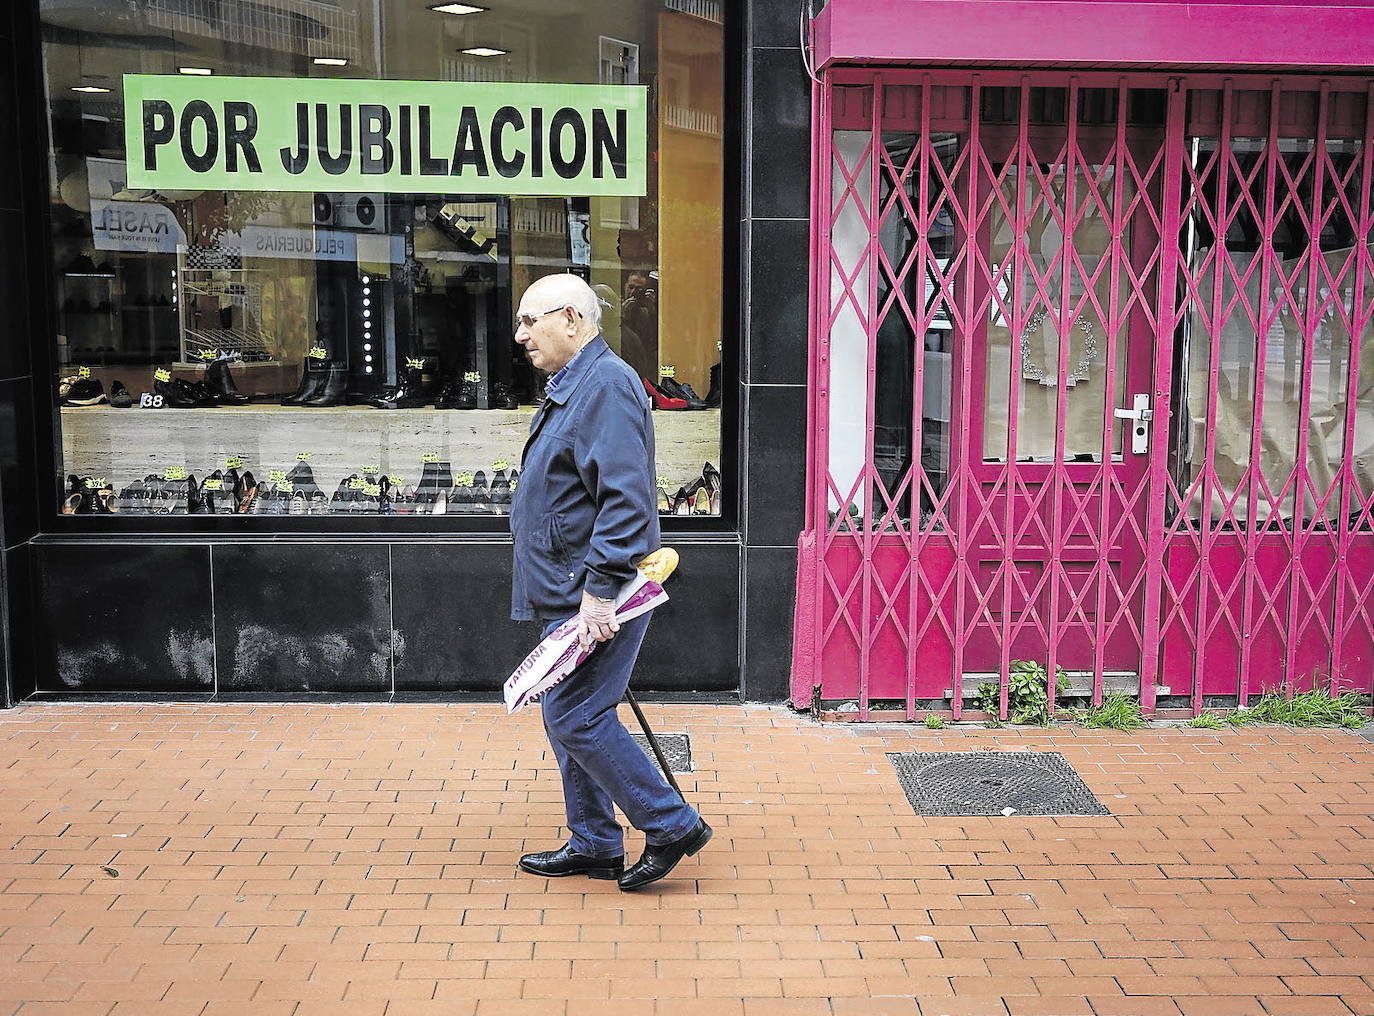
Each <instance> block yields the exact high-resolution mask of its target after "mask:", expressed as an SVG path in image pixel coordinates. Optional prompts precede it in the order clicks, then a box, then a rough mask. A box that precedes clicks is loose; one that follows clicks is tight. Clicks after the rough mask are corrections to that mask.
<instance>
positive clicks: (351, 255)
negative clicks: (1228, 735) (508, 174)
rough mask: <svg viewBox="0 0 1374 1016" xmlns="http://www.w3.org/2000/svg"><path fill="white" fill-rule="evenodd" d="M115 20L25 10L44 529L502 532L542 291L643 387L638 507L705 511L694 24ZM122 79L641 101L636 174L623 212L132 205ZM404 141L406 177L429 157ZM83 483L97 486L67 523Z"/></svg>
mask: <svg viewBox="0 0 1374 1016" xmlns="http://www.w3.org/2000/svg"><path fill="white" fill-rule="evenodd" d="M118 6H119V7H120V10H119V12H118V13H116V14H112V13H111V11H110V5H109V4H108V3H102V2H96V0H89V2H79V0H78V2H72V0H61V2H58V0H45V2H42V3H40V9H41V12H42V18H43V20H44V26H45V32H44V38H45V40H46V41H45V43H44V47H43V57H44V68H45V73H46V77H47V82H46V85H47V95H48V96H49V107H48V113H49V117H50V133H51V137H52V141H53V149H52V152H51V153H50V157H51V164H52V166H53V170H54V173H53V191H54V193H53V212H52V222H53V237H52V243H53V249H54V252H55V265H54V269H53V270H54V273H55V275H56V278H57V287H58V294H59V295H58V311H59V324H58V329H57V331H58V333H59V334H58V336H57V350H56V352H57V362H58V364H59V372H58V376H57V378H55V379H54V385H55V390H56V395H57V400H58V402H59V403H60V406H61V409H60V416H61V423H60V426H61V436H62V460H61V462H60V463H58V464H57V465H58V468H59V469H60V471H61V473H62V474H63V475H64V476H66V477H68V479H67V481H66V483H64V488H65V489H64V494H63V500H62V507H63V509H64V510H65V509H66V508H68V507H74V509H75V510H76V511H78V512H82V513H84V512H92V511H104V510H106V509H107V508H117V509H118V510H119V512H120V513H121V514H127V515H147V514H171V513H177V514H180V513H202V512H207V511H214V512H217V513H227V514H238V513H245V514H274V513H283V514H288V513H295V514H302V513H305V514H315V513H337V514H345V513H347V514H353V513H359V512H362V513H377V514H398V515H399V514H422V513H424V514H428V513H438V512H442V513H445V514H503V513H505V512H506V511H507V510H508V506H509V504H510V498H511V489H512V486H513V484H515V483H518V468H519V459H520V455H521V452H522V449H523V446H524V442H525V438H526V435H527V433H528V430H529V426H530V422H531V419H532V417H533V415H534V413H535V411H536V409H537V406H538V404H539V402H540V400H541V397H542V391H543V384H544V380H545V379H544V377H543V376H542V374H541V373H540V372H539V371H537V370H535V369H534V368H533V367H532V366H531V364H530V363H529V361H528V360H527V358H526V357H525V355H524V353H523V350H522V349H521V348H520V347H519V346H518V345H517V344H516V343H515V342H514V341H513V326H512V319H513V315H514V311H515V307H516V303H517V301H518V299H519V297H520V295H521V292H522V291H523V289H524V288H525V287H526V286H527V285H528V284H529V283H530V282H531V281H533V280H534V279H537V278H539V277H541V276H544V275H549V274H553V273H559V272H571V273H573V274H576V275H579V276H581V277H582V278H583V279H585V280H586V281H587V282H588V283H589V284H591V286H592V287H593V289H594V291H595V292H596V293H597V294H598V296H599V298H600V301H601V304H602V316H603V323H602V332H603V335H604V336H605V338H606V341H607V342H608V344H609V345H610V346H611V348H612V349H613V350H614V351H615V352H617V353H619V354H620V355H621V356H622V358H623V359H625V360H626V362H627V363H629V364H630V365H631V366H632V367H633V368H634V369H635V371H636V373H638V374H639V375H640V376H641V377H642V378H643V379H644V383H645V384H646V385H647V386H649V387H652V388H655V394H654V396H653V397H654V400H655V404H656V406H657V407H658V409H659V410H660V411H659V412H656V413H655V414H654V418H655V424H656V431H657V442H656V444H657V449H658V462H657V463H656V466H657V470H656V471H657V473H658V475H659V478H660V480H659V482H660V510H662V511H665V512H672V513H674V514H681V515H688V516H692V515H703V514H717V513H718V512H719V511H720V506H721V491H720V476H719V472H718V470H717V467H718V466H719V464H720V456H721V434H720V408H719V407H720V402H721V396H722V390H721V379H720V371H721V367H720V362H721V356H722V353H721V347H722V341H721V340H722V331H721V319H720V304H721V297H722V293H721V264H722V218H721V195H722V191H723V177H722V173H723V162H722V116H723V111H724V97H723V59H724V42H723V36H722V22H721V6H720V4H718V3H715V2H709V0H708V2H701V3H697V2H693V3H691V4H685V3H677V2H672V3H668V4H656V3H647V2H639V0H635V2H631V3H629V4H618V5H615V6H614V7H612V6H610V5H602V6H600V7H593V8H590V9H588V10H587V11H582V12H580V13H579V15H578V17H577V18H574V19H569V17H567V16H566V13H563V12H556V11H552V10H547V11H545V10H542V9H541V10H532V9H526V8H520V9H519V10H503V9H496V8H492V9H482V8H479V9H478V10H477V12H475V13H470V14H466V15H458V14H453V13H445V12H443V11H437V10H433V9H431V8H432V6H433V5H429V4H385V5H382V4H376V3H373V2H370V0H338V2H335V3H319V2H314V0H281V2H280V3H278V4H277V5H276V6H275V7H273V8H272V12H271V13H272V16H270V17H269V16H268V15H267V13H265V12H267V11H268V8H266V7H264V8H261V10H258V9H257V8H255V7H254V5H252V4H231V3H223V4H220V3H214V4H209V3H207V4H192V5H188V4H185V3H173V2H171V0H149V2H147V3H141V4H135V5H118ZM193 8H194V9H193ZM255 10H256V11H257V13H253V11H255ZM278 13H280V15H281V16H280V17H278V16H276V15H277V14H278ZM383 14H384V15H385V16H384V17H383V16H382V15H383ZM116 29H117V30H116ZM129 38H137V39H138V40H139V45H137V46H131V45H128V44H127V42H126V41H123V40H127V39H129ZM125 74H161V75H173V76H177V75H186V78H184V79H183V78H181V77H176V78H175V79H174V80H178V81H189V80H192V79H194V80H202V79H203V80H209V79H210V78H218V79H222V78H224V77H276V78H290V79H294V80H299V81H301V85H300V86H299V88H298V91H299V93H300V94H301V96H302V97H308V95H309V90H310V85H309V81H312V80H316V79H349V80H354V81H361V82H367V81H378V80H411V81H421V82H448V83H451V84H450V85H449V87H450V88H452V89H454V93H453V94H454V96H455V99H454V101H455V102H461V96H462V95H463V94H464V93H463V87H464V86H463V85H462V84H460V83H462V82H513V83H519V82H538V83H548V84H550V85H553V84H580V85H606V86H623V87H632V88H636V89H645V90H646V91H647V94H648V96H649V112H648V117H647V126H646V136H645V137H644V138H643V141H644V147H645V151H646V152H647V153H648V158H647V161H646V165H647V182H646V185H645V189H644V193H642V194H638V195H634V196H626V197H600V196H592V195H573V196H568V197H524V196H516V195H512V194H510V193H506V192H504V191H503V190H502V188H501V187H500V186H497V185H496V184H495V183H493V184H491V185H488V188H487V189H488V190H489V191H490V192H487V193H463V192H462V191H465V190H468V189H470V185H468V184H464V185H463V186H461V187H460V186H458V182H457V178H454V181H453V184H452V190H450V191H449V192H444V189H445V186H447V185H448V181H445V182H444V185H440V184H439V183H437V182H436V183H433V184H428V185H427V186H432V187H434V188H435V192H433V193H406V194H384V193H309V192H306V193H287V192H273V191H248V190H213V189H164V190H145V189H133V188H130V187H129V186H128V185H127V180H128V176H129V173H128V171H127V169H126V165H125V155H126V153H125V150H124V123H123V94H122V84H121V82H122V78H123V76H124V75H125ZM559 94H560V93H558V92H557V90H556V89H552V88H550V89H549V100H550V102H553V101H557V100H558V96H559ZM293 100H294V96H293ZM378 101H379V102H380V101H383V100H382V99H379V100H378ZM417 116H418V114H417ZM400 117H401V113H400V112H399V109H398V110H397V111H396V113H395V123H396V125H397V126H396V128H395V130H396V132H397V133H396V134H395V138H396V143H397V146H398V151H401V150H402V149H401V147H400V146H401V145H402V142H401V140H400V139H401V137H402V133H401V132H402V130H403V128H401V127H400V126H399V125H400V123H401V122H402V121H401V120H400ZM407 117H409V114H407ZM405 122H407V123H409V124H410V125H411V126H410V128H409V129H410V131H411V134H410V135H406V136H407V137H412V140H414V141H415V145H416V147H415V149H414V152H413V153H408V154H406V155H404V156H400V157H401V158H407V159H408V158H410V157H411V154H414V157H415V158H417V159H418V158H419V157H420V154H419V153H420V151H421V147H423V146H420V145H419V141H418V136H416V135H415V132H416V131H420V130H421V128H420V125H419V123H418V121H415V122H412V121H411V120H410V119H407V120H406V121H405ZM334 126H335V127H336V128H337V127H338V124H337V123H334ZM360 129H361V128H360ZM421 133H423V131H422V132H421ZM518 133H519V132H518V131H515V130H512V131H510V132H508V133H507V135H506V136H507V137H508V138H509V137H513V136H515V135H516V134H518ZM334 136H335V138H336V140H337V139H338V135H337V134H336V135H334ZM493 136H494V135H493ZM521 137H523V135H521ZM431 141H432V145H431V146H430V147H432V149H433V151H432V152H430V153H429V154H430V155H432V156H434V157H445V156H448V155H449V154H450V151H452V150H453V149H454V148H455V147H456V146H455V143H454V139H453V138H449V139H447V143H446V144H441V143H440V141H439V140H438V139H431ZM361 145H362V142H361V140H360V148H361ZM341 150H344V148H343V146H342V145H341ZM427 151H428V149H427ZM491 151H492V155H493V158H494V157H495V156H494V153H495V148H492V150H491ZM269 156H270V157H271V158H275V157H276V153H275V152H270V153H264V157H269ZM551 157H552V156H551ZM455 163H456V159H455ZM469 179H470V178H469ZM491 179H492V180H493V181H495V180H499V179H500V177H499V176H498V175H496V174H493V175H492V177H491ZM417 186H419V185H418V184H417ZM507 186H509V185H507ZM250 474H251V478H252V479H251V482H250V480H249V477H250ZM192 478H194V480H195V485H194V488H193V487H192V484H191V479H192ZM207 479H208V480H209V481H210V482H209V483H208V484H207V483H206V481H207ZM87 489H91V490H95V491H100V490H109V491H111V492H112V494H111V496H108V497H104V498H102V497H100V496H98V495H97V496H84V497H82V496H78V497H76V498H75V500H74V501H73V502H71V504H70V505H69V503H68V494H69V493H73V492H74V493H76V494H78V495H79V494H81V493H82V492H83V491H85V490H87ZM54 507H56V506H54Z"/></svg>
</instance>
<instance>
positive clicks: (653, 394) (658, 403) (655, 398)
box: [640, 378, 687, 409]
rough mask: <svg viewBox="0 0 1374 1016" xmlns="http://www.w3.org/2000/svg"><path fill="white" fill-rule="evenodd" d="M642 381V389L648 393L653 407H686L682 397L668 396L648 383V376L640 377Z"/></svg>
mask: <svg viewBox="0 0 1374 1016" xmlns="http://www.w3.org/2000/svg"><path fill="white" fill-rule="evenodd" d="M640 380H641V381H642V382H644V391H646V392H647V393H648V395H649V401H650V402H651V403H652V404H653V407H654V408H655V409H686V408H687V403H686V402H684V401H683V400H682V399H674V398H670V397H669V396H667V395H664V394H663V393H662V392H661V391H659V390H658V389H657V388H655V387H654V386H653V385H652V384H650V383H649V379H648V378H640Z"/></svg>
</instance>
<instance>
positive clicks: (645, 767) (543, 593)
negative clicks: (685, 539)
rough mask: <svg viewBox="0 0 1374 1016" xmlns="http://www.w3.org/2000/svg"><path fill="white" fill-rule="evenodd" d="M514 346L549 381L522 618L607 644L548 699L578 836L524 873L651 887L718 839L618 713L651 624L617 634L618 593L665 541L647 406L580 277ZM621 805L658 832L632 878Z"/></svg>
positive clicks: (522, 533)
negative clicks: (571, 625) (604, 333)
mask: <svg viewBox="0 0 1374 1016" xmlns="http://www.w3.org/2000/svg"><path fill="white" fill-rule="evenodd" d="M515 340H516V341H517V342H519V343H520V345H522V346H523V347H524V348H525V352H526V354H527V355H528V356H529V358H530V362H531V363H533V364H534V366H535V367H537V368H539V369H540V370H543V371H547V372H548V373H549V374H550V377H549V381H548V384H547V386H546V396H547V398H546V400H545V402H544V405H543V407H542V408H541V409H540V410H539V412H538V413H537V414H535V417H534V421H533V423H532V424H531V425H530V436H529V439H528V440H527V441H526V442H525V452H524V456H523V459H522V462H521V468H520V483H519V485H518V487H517V489H516V492H515V496H514V500H513V503H512V505H511V514H510V528H511V534H512V536H514V538H515V561H514V579H513V589H512V602H511V616H512V617H513V618H515V619H516V620H531V619H538V620H540V621H543V622H545V623H546V624H545V634H548V632H550V631H552V630H553V629H554V628H555V627H557V626H558V624H559V623H561V622H563V621H565V620H567V619H568V618H569V617H572V616H573V615H574V614H575V615H577V619H578V620H577V627H578V636H579V638H581V639H582V642H583V644H584V645H590V644H591V643H592V642H598V643H601V644H600V645H599V646H598V647H597V648H596V650H595V651H594V652H593V653H592V654H591V656H590V657H589V658H588V659H587V661H586V662H585V663H584V664H582V666H581V667H579V668H578V669H577V670H575V671H573V673H572V675H571V676H570V677H568V678H567V680H565V681H563V682H562V683H561V684H557V685H555V686H554V687H553V688H551V689H550V690H549V691H547V692H545V693H544V696H543V698H542V700H541V707H542V710H543V714H544V729H545V731H546V732H547V733H548V737H549V744H550V745H552V747H553V752H554V755H555V757H556V758H557V759H558V768H559V771H560V772H561V773H562V776H563V803H564V807H565V809H566V811H567V818H568V829H569V831H570V833H571V838H570V839H569V840H568V842H567V843H566V844H564V845H563V846H562V847H559V848H558V849H556V850H548V851H544V852H541V853H536V854H526V855H525V856H524V857H522V858H520V867H521V868H523V869H524V870H525V871H529V872H533V873H534V874H536V875H546V876H550V877H559V876H564V875H587V876H589V877H591V878H600V879H617V880H618V882H619V883H620V888H621V889H625V890H631V889H639V888H641V887H642V886H646V885H648V884H650V883H651V882H657V881H658V880H659V879H661V878H663V877H664V876H665V875H667V874H668V873H669V872H670V871H672V870H673V868H674V866H676V865H677V863H678V862H679V861H681V860H682V859H683V857H686V856H687V855H689V854H695V853H696V852H697V851H698V850H700V849H701V848H702V847H704V846H705V845H706V842H707V841H708V840H709V839H710V838H711V827H710V826H709V825H707V824H706V822H705V821H704V820H703V819H702V817H701V816H700V815H699V814H698V813H697V811H696V809H695V808H693V807H692V806H691V805H689V804H688V803H687V802H686V801H684V800H683V799H682V797H681V796H680V795H679V794H677V793H676V792H675V791H674V790H673V789H672V788H671V787H670V786H669V785H668V783H667V781H666V780H664V778H663V775H662V774H661V773H660V772H659V770H658V769H657V768H656V767H655V766H654V765H653V763H652V762H650V761H649V759H648V756H646V755H645V754H644V752H643V751H641V750H640V748H639V745H637V744H636V743H635V742H634V740H633V738H631V737H630V735H629V733H628V732H627V731H626V730H625V728H624V726H622V725H621V723H620V718H619V717H618V716H617V714H616V706H617V705H618V704H619V702H620V700H621V699H622V698H623V697H624V695H625V689H626V688H627V687H628V685H629V681H630V672H631V671H632V670H633V669H634V664H635V658H636V657H637V656H638V655H639V647H640V645H641V643H642V642H643V641H644V633H645V631H646V630H647V629H648V627H649V618H650V616H651V615H650V614H644V615H641V616H640V617H637V618H634V619H633V620H631V621H627V622H625V623H624V624H620V623H619V622H618V621H617V620H616V618H615V596H616V593H617V592H618V591H619V589H620V587H621V586H622V585H623V584H624V583H625V582H627V581H628V580H629V579H630V578H632V577H633V576H634V568H635V563H636V562H637V561H639V560H641V559H642V558H644V557H645V556H646V555H648V554H650V553H652V552H653V551H655V550H657V549H658V546H659V529H658V513H657V510H656V507H655V504H654V427H653V421H652V418H651V416H650V409H649V401H648V398H647V396H646V395H645V392H644V389H643V387H642V385H641V383H640V381H639V378H638V376H637V375H636V374H635V372H634V371H633V370H631V369H630V367H629V366H628V365H626V363H625V362H624V361H623V360H621V359H620V358H619V357H618V356H616V355H615V353H614V352H612V351H611V348H610V347H609V346H607V345H606V341H605V339H603V338H602V337H601V306H600V304H599V303H598V301H597V299H596V294H594V293H593V292H592V290H591V288H590V287H588V286H587V284H586V283H585V282H583V281H582V280H581V279H579V278H578V277H577V276H575V275H551V276H547V277H545V278H542V279H539V280H538V281H537V282H535V283H534V284H533V285H531V286H530V288H529V289H527V290H526V291H525V294H524V295H523V296H522V297H521V298H520V308H519V311H518V313H517V314H516V330H515ZM614 805H619V806H620V810H621V811H622V812H624V813H625V817H626V818H628V819H629V820H630V822H631V824H633V825H634V827H635V828H636V829H639V830H641V831H643V833H644V835H645V840H646V845H645V848H644V854H643V856H642V857H641V858H640V859H639V861H638V862H636V863H635V864H634V865H632V866H631V867H630V868H629V869H628V870H627V869H626V868H625V848H624V842H623V835H624V830H622V829H621V827H620V823H619V822H618V821H617V820H616V816H615V809H614Z"/></svg>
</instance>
